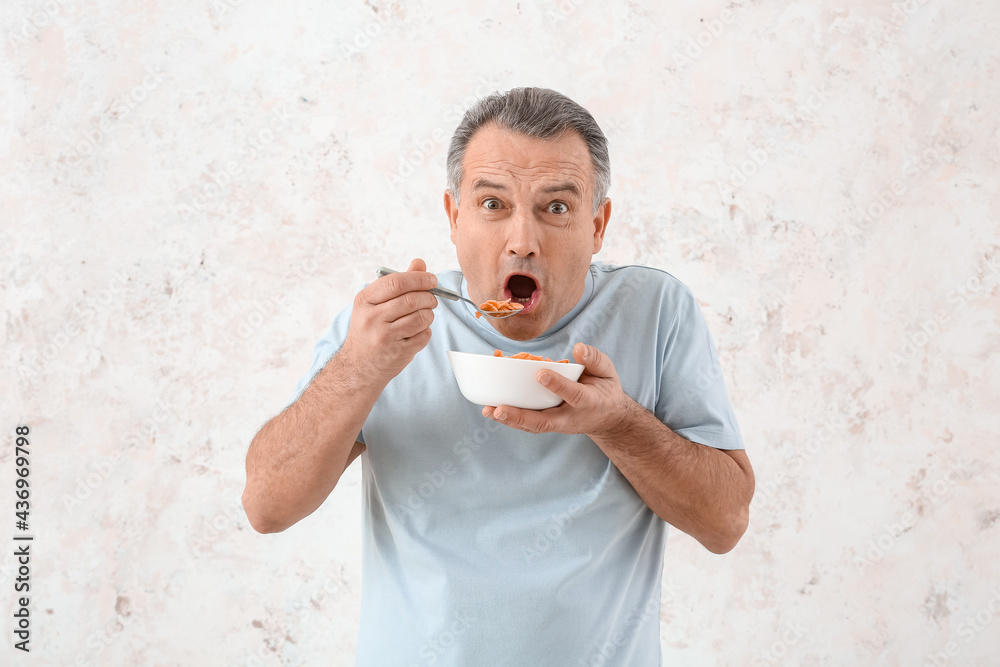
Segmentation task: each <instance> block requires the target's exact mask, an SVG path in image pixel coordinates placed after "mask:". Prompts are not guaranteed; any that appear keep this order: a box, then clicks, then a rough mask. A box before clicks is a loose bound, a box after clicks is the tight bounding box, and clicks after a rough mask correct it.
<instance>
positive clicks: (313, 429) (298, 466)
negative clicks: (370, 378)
mask: <svg viewBox="0 0 1000 667" xmlns="http://www.w3.org/2000/svg"><path fill="white" fill-rule="evenodd" d="M381 390H382V388H381V387H379V386H377V385H374V384H373V383H371V382H365V381H364V380H362V379H361V378H359V377H358V376H357V373H355V372H353V370H352V367H351V363H350V360H349V359H347V358H345V356H344V355H341V354H340V353H338V354H336V355H334V356H333V358H331V359H330V362H329V363H328V364H327V365H326V366H325V367H324V368H323V370H321V371H320V372H319V374H318V375H317V376H316V378H315V379H314V380H313V381H312V383H311V384H310V385H309V387H308V388H306V390H305V391H304V392H303V393H302V396H301V397H299V400H297V401H295V402H294V403H292V404H291V405H290V406H288V407H287V408H286V409H285V410H284V412H282V413H280V414H279V415H277V416H276V417H274V419H272V420H271V421H269V422H268V423H267V424H265V425H264V427H263V428H261V429H260V431H259V432H258V433H257V435H256V436H255V437H254V439H253V442H251V443H250V449H249V450H248V451H247V459H246V471H247V483H246V487H245V489H244V491H243V507H244V509H245V510H246V513H247V518H248V519H249V520H250V525H252V526H253V528H254V530H256V531H258V532H260V533H276V532H280V531H283V530H285V529H286V528H288V527H289V526H291V525H293V524H295V523H297V522H298V521H300V520H301V519H303V518H305V517H307V516H308V515H310V514H312V513H313V512H314V511H316V509H317V508H318V507H319V506H320V505H321V504H323V501H324V500H326V498H327V496H329V495H330V492H331V491H333V488H334V487H335V486H336V485H337V482H338V481H339V480H340V477H341V475H342V474H343V472H344V470H346V469H347V466H348V465H350V463H351V461H353V460H354V458H356V457H357V456H358V455H360V454H361V452H362V451H364V447H365V446H364V444H362V443H360V442H356V441H355V438H356V437H357V435H358V433H360V432H361V427H362V426H363V425H364V422H365V419H366V418H367V417H368V413H369V412H371V409H372V406H373V405H375V401H376V400H377V399H378V396H379V394H380V393H381ZM331 406H337V408H338V409H336V410H332V409H330V408H331Z"/></svg>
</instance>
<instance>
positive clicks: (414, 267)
mask: <svg viewBox="0 0 1000 667" xmlns="http://www.w3.org/2000/svg"><path fill="white" fill-rule="evenodd" d="M406 270H407V271H426V270H427V264H425V263H424V260H422V259H420V258H419V257H418V258H417V259H415V260H413V261H412V262H410V267H409V268H408V269H406Z"/></svg>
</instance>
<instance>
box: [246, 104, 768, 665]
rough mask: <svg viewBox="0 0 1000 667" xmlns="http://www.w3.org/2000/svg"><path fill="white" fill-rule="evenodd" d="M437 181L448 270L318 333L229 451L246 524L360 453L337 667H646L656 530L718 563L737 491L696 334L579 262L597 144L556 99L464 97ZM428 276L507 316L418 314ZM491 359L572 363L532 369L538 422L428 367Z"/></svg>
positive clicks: (672, 296)
mask: <svg viewBox="0 0 1000 667" xmlns="http://www.w3.org/2000/svg"><path fill="white" fill-rule="evenodd" d="M448 180H449V189H448V190H447V191H446V192H445V195H444V206H445V210H446V212H447V214H448V218H449V220H450V223H451V239H452V241H453V242H454V243H455V246H456V248H457V252H458V260H459V264H460V266H461V268H462V271H461V272H458V271H448V272H444V273H442V274H439V275H435V274H433V273H428V272H427V271H426V267H425V266H424V262H423V261H422V260H419V259H415V260H413V261H412V262H411V263H410V265H409V269H408V270H407V271H406V272H403V273H397V274H392V275H389V276H386V277H383V278H379V279H377V280H375V281H373V282H372V283H370V284H369V285H367V286H366V287H365V288H364V289H362V290H361V291H360V292H359V293H358V294H357V296H356V297H355V299H354V303H353V305H352V306H351V307H349V308H347V309H345V310H344V311H343V312H341V313H340V314H339V315H338V316H337V317H336V318H335V319H334V321H333V324H332V326H331V328H330V330H329V332H328V333H327V334H326V335H325V336H324V337H323V338H322V339H320V341H319V342H318V343H317V344H316V347H315V351H314V363H313V367H312V369H310V371H309V373H307V374H306V376H305V377H303V378H302V380H301V381H300V382H299V386H298V387H297V388H296V391H295V395H296V397H297V398H296V400H293V402H292V403H291V404H290V405H289V406H288V407H287V408H286V409H285V410H284V411H283V412H282V413H280V414H279V415H278V416H276V417H275V418H274V419H272V420H271V421H270V422H269V423H268V424H266V425H265V426H264V427H263V428H262V429H261V431H260V433H258V434H257V436H256V437H255V438H254V441H253V443H252V444H251V445H250V450H249V452H248V454H247V486H246V490H245V491H244V493H243V504H244V507H245V508H246V511H247V516H248V517H249V519H250V521H251V523H252V525H253V527H254V528H255V529H256V530H258V531H260V532H276V531H281V530H284V529H285V528H287V527H289V526H291V525H292V524H294V523H295V522H297V521H299V520H300V519H302V518H303V517H305V516H307V515H309V514H310V513H312V512H313V511H314V510H315V509H316V508H317V507H319V506H320V504H322V502H323V501H324V500H325V499H326V497H327V496H328V495H329V493H330V491H331V490H332V489H333V488H334V486H335V485H336V483H337V481H338V479H339V478H340V475H341V474H342V473H343V471H344V470H345V468H346V467H347V466H348V465H350V463H351V462H352V461H353V460H354V459H355V458H357V457H358V456H360V457H361V460H362V476H363V493H364V518H363V569H362V581H363V584H362V604H361V626H360V631H359V635H358V650H357V664H359V665H365V666H367V665H393V666H395V665H454V666H463V667H469V666H477V665H547V666H548V665H574V666H576V665H629V666H644V665H658V664H660V642H659V611H660V583H661V578H662V569H663V549H664V543H665V540H666V532H667V531H666V523H670V524H671V525H673V526H675V527H676V528H678V529H680V530H682V531H684V532H687V533H689V534H690V535H692V536H694V537H695V538H696V539H697V540H698V541H699V542H701V543H702V544H703V545H704V546H705V547H706V548H708V549H709V550H710V551H712V552H714V553H720V554H721V553H724V552H727V551H729V550H730V549H732V548H733V546H735V544H736V543H737V541H738V540H739V539H740V537H741V536H742V535H743V533H744V531H745V530H746V527H747V521H748V509H749V504H750V499H751V497H752V495H753V486H754V482H753V472H752V470H751V467H750V463H749V461H748V459H747V457H746V454H745V453H744V451H743V441H742V438H741V436H740V433H739V429H738V426H737V424H736V419H735V417H734V416H733V412H732V409H731V407H730V404H729V400H728V398H727V396H726V390H725V385H724V382H723V380H722V374H721V372H720V369H719V364H718V360H717V357H716V354H715V349H714V345H713V343H712V339H711V336H710V335H709V332H708V329H707V326H706V324H705V321H704V319H703V317H702V315H701V312H700V310H699V308H698V305H697V303H696V302H695V300H694V298H693V297H692V295H691V293H690V291H689V290H688V289H687V288H686V287H685V286H684V285H682V284H681V283H680V282H679V281H678V280H677V279H675V278H674V277H673V276H671V275H669V274H667V273H665V272H662V271H659V270H656V269H651V268H645V267H635V266H633V267H612V266H606V265H604V264H602V263H592V258H593V255H594V254H595V253H596V252H598V251H599V250H600V248H601V244H602V242H603V239H604V233H605V230H606V229H607V225H608V221H609V219H610V217H611V201H610V199H608V198H607V197H606V194H607V190H608V186H609V183H610V166H609V160H608V152H607V142H606V140H605V138H604V135H603V133H602V132H601V130H600V128H599V127H598V126H597V123H596V122H595V121H594V119H593V117H592V116H591V115H590V114H589V113H588V112H587V111H586V110H584V109H583V108H582V107H580V106H579V105H577V104H576V103H575V102H573V101H572V100H570V99H568V98H566V97H564V96H563V95H560V94H559V93H556V92H554V91H551V90H546V89H538V88H526V89H514V90H511V91H509V92H507V93H505V94H499V93H495V94H493V95H491V96H490V97H487V98H485V99H484V100H482V101H480V103H479V104H477V105H476V106H475V107H473V108H471V109H470V110H469V111H468V112H467V113H466V115H465V117H464V118H463V120H462V122H461V124H460V126H459V127H458V129H457V130H456V132H455V136H454V137H453V139H452V142H451V146H450V148H449V154H448ZM437 284H441V285H442V286H445V287H449V288H452V289H455V290H457V291H460V292H461V293H462V294H463V295H464V296H466V297H467V298H471V299H472V301H474V302H476V303H482V302H484V301H486V300H488V299H498V300H502V299H505V298H513V299H515V300H517V301H518V302H520V303H522V304H524V309H523V312H522V313H521V314H518V315H515V316H513V317H510V318H508V319H503V320H491V319H489V318H486V317H484V318H482V319H476V318H475V317H474V311H473V309H472V308H471V307H469V306H468V304H465V303H463V302H458V303H452V302H448V301H442V302H440V303H438V301H437V299H436V298H435V297H434V296H433V295H431V294H430V293H429V292H427V290H428V289H429V288H431V287H433V286H435V285H437ZM435 308H437V313H438V314H437V316H435V314H434V310H435ZM442 311H443V312H442ZM432 334H433V335H432ZM495 348H499V349H501V350H503V351H504V352H505V353H506V354H508V355H509V354H513V353H515V352H520V351H527V352H530V353H533V354H541V355H544V356H548V357H551V358H553V359H561V358H566V357H567V356H569V355H570V354H572V357H573V359H574V360H575V361H577V362H578V363H581V364H583V365H584V366H585V371H584V373H583V375H582V376H581V378H580V381H579V382H570V381H568V380H566V379H565V378H561V377H560V376H558V375H556V374H552V373H546V372H544V371H542V372H540V373H539V374H538V380H539V382H541V383H542V384H543V385H545V386H546V387H547V388H549V389H550V390H551V391H553V392H554V393H555V394H557V395H558V396H560V397H561V398H563V399H564V402H563V403H562V404H561V405H560V406H558V407H555V408H550V409H548V410H541V411H534V410H524V409H516V408H513V407H510V406H503V405H500V406H486V407H484V408H480V407H478V406H475V405H473V404H471V403H469V402H468V401H467V400H465V398H463V397H462V395H461V394H460V392H459V389H458V386H457V384H456V382H455V379H454V377H453V375H452V372H451V369H450V366H449V363H448V359H447V356H446V351H447V350H449V349H454V350H462V351H465V352H478V353H483V354H490V353H491V352H492V351H493V350H494V349H495Z"/></svg>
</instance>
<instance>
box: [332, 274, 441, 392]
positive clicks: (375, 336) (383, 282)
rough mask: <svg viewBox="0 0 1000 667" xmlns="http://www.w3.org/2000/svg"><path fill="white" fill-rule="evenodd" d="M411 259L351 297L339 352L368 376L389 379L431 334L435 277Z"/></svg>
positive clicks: (404, 366) (403, 366)
mask: <svg viewBox="0 0 1000 667" xmlns="http://www.w3.org/2000/svg"><path fill="white" fill-rule="evenodd" d="M426 269H427V267H426V265H425V264H424V260H422V259H414V260H413V261H412V262H410V267H409V268H408V269H407V270H406V271H405V272H402V273H391V274H389V275H387V276H382V277H381V278H379V279H377V280H375V281H373V282H372V283H371V284H369V285H368V286H367V287H365V288H364V289H363V290H361V291H360V292H358V294H357V296H355V297H354V309H353V310H352V312H351V324H350V326H349V327H348V330H347V339H346V340H345V341H344V346H343V348H342V349H341V354H343V355H344V356H345V357H347V358H349V359H350V360H351V362H352V363H353V364H354V365H355V367H356V368H358V369H359V370H361V371H362V372H364V373H365V375H366V376H368V377H370V378H378V379H379V380H381V381H383V382H386V383H388V382H389V380H391V379H392V378H394V377H396V376H397V375H399V373H400V371H402V370H403V369H404V368H406V365H407V364H408V363H410V361H411V360H412V359H413V357H414V356H415V355H416V354H417V352H419V351H420V350H422V349H424V347H425V346H426V345H427V343H428V342H430V339H431V322H433V321H434V310H433V309H434V307H436V306H437V297H436V296H434V295H433V294H431V293H430V292H428V291H427V290H429V289H430V288H432V287H435V286H437V276H435V275H434V274H433V273H428V272H427V270H426Z"/></svg>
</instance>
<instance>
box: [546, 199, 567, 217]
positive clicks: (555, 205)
mask: <svg viewBox="0 0 1000 667" xmlns="http://www.w3.org/2000/svg"><path fill="white" fill-rule="evenodd" d="M549 212H550V213H557V214H559V215H562V214H563V213H569V207H568V206H566V204H564V203H562V202H561V201H554V202H552V203H551V204H549Z"/></svg>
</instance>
